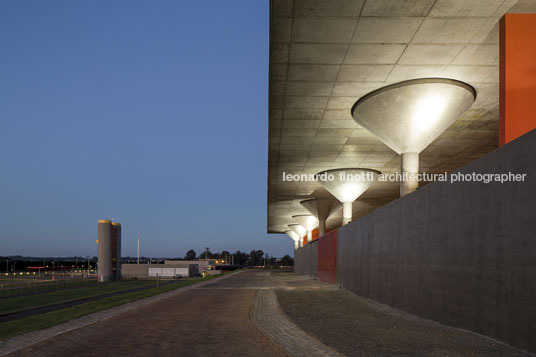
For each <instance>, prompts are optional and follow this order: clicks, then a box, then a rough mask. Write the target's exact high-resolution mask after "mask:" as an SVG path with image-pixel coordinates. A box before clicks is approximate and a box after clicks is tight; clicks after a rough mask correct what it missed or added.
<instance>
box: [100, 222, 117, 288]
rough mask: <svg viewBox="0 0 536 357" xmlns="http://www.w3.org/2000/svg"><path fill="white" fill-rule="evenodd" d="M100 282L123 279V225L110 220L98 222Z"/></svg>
mask: <svg viewBox="0 0 536 357" xmlns="http://www.w3.org/2000/svg"><path fill="white" fill-rule="evenodd" d="M97 242H98V244H99V262H98V279H99V281H100V282H104V281H109V280H119V279H120V278H121V223H118V222H112V221H108V220H100V221H99V222H98V240H97Z"/></svg>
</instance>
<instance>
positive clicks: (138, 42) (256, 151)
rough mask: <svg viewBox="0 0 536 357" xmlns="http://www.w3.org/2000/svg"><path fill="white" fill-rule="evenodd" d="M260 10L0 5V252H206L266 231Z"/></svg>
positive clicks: (245, 3) (268, 239) (265, 12)
mask: <svg viewBox="0 0 536 357" xmlns="http://www.w3.org/2000/svg"><path fill="white" fill-rule="evenodd" d="M268 19H269V4H268V1H251V0H241V1H238V0H232V1H220V0H214V1H198V0H197V1H193V0H191V1H177V0H173V1H165V0H159V1H148V0H146V1H126V0H123V1H71V0H68V1H67V0H66V1H59V0H53V1H2V2H0V46H1V47H0V162H1V167H2V169H1V176H0V183H1V185H0V255H14V254H22V255H46V256H62V255H74V254H76V255H83V256H85V255H86V254H91V255H96V250H97V246H96V243H95V239H96V232H97V220H98V219H102V218H105V217H106V215H110V216H112V217H114V218H115V220H117V221H119V222H121V223H122V225H123V251H122V253H123V255H135V254H136V236H137V234H138V232H139V233H141V235H142V254H143V255H147V256H170V257H173V256H183V255H184V254H185V252H186V250H188V249H190V248H193V249H195V250H196V251H197V252H198V253H200V252H201V250H202V249H203V248H204V247H206V246H208V247H210V248H211V250H213V251H219V250H222V249H227V250H232V251H234V250H242V251H250V250H251V249H263V250H264V251H265V252H267V253H270V254H271V255H273V256H282V255H284V254H292V243H291V241H290V239H288V238H286V237H284V236H283V235H268V234H266V177H267V147H268V145H267V137H268V135H267V128H268V119H267V113H268V110H267V91H268V30H269V24H268Z"/></svg>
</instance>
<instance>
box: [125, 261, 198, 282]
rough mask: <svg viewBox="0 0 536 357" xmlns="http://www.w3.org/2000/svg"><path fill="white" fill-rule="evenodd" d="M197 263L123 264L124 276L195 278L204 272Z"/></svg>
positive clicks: (138, 277) (140, 277)
mask: <svg viewBox="0 0 536 357" xmlns="http://www.w3.org/2000/svg"><path fill="white" fill-rule="evenodd" d="M197 263H198V262H197V261H185V263H184V264H167V263H166V264H123V266H122V274H123V277H125V278H137V279H156V278H164V279H165V278H194V277H196V276H198V275H200V274H202V272H201V271H200V270H199V265H198V264H197Z"/></svg>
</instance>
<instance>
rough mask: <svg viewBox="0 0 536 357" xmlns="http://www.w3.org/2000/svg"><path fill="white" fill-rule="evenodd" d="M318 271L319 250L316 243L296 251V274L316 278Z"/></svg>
mask: <svg viewBox="0 0 536 357" xmlns="http://www.w3.org/2000/svg"><path fill="white" fill-rule="evenodd" d="M317 271H318V249H317V244H316V241H313V242H312V243H310V244H306V245H304V246H303V247H302V248H298V249H297V250H295V251H294V272H296V273H298V274H301V275H307V276H310V277H313V278H316V277H317V276H318V273H317Z"/></svg>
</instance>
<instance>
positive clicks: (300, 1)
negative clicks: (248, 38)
mask: <svg viewBox="0 0 536 357" xmlns="http://www.w3.org/2000/svg"><path fill="white" fill-rule="evenodd" d="M506 12H536V0H520V1H516V0H329V1H327V0H294V1H293V0H272V2H271V21H270V23H271V24H270V97H269V123H270V124H269V157H268V222H267V230H268V232H269V233H276V232H284V231H285V230H286V229H288V228H287V225H288V224H292V223H295V222H294V221H293V220H292V218H291V216H292V215H297V214H306V213H307V211H306V210H305V209H304V208H303V207H301V206H300V204H299V201H300V200H303V199H306V198H313V197H330V195H329V194H328V193H327V192H326V191H325V190H323V189H321V188H320V186H319V185H318V184H317V183H315V182H283V179H282V175H283V172H286V173H291V174H296V173H297V174H301V173H310V174H314V173H317V172H319V171H322V170H326V169H332V168H345V167H363V168H371V169H376V170H379V171H381V172H382V173H393V172H396V171H398V170H399V165H400V158H399V156H398V155H397V154H396V153H395V152H393V151H392V150H391V149H390V148H389V147H387V146H386V145H385V144H383V143H382V142H381V141H380V140H378V139H377V138H376V137H375V136H374V135H372V134H370V133H368V132H367V131H366V130H364V129H362V128H360V127H359V126H358V125H357V124H356V123H355V121H354V120H353V118H352V116H351V113H350V109H351V107H352V105H353V104H354V103H355V102H356V101H357V100H358V99H359V98H360V97H361V96H363V95H365V94H367V93H368V92H370V91H372V90H375V89H377V88H380V87H383V86H385V85H387V84H391V83H396V82H400V81H403V80H408V79H414V78H420V77H445V78H454V79H459V80H461V81H464V82H467V83H469V84H471V85H472V86H473V87H475V88H476V90H477V100H476V102H475V103H474V104H473V106H472V107H471V108H470V109H469V110H468V111H467V112H466V113H465V114H463V115H462V116H461V117H460V118H459V119H458V120H457V121H456V122H455V123H454V124H453V125H452V126H451V127H450V128H449V129H447V130H446V131H445V132H444V133H443V134H442V135H441V136H440V137H439V138H438V139H437V140H436V141H435V142H433V143H432V144H431V145H430V146H429V147H428V148H427V149H425V150H424V151H423V152H422V153H421V162H420V166H421V167H420V171H421V172H424V171H425V172H428V173H439V172H445V171H452V170H454V169H456V168H459V167H460V166H463V165H464V164H466V163H468V162H470V161H473V160H474V159H476V158H478V157H480V156H482V155H484V154H486V153H488V152H489V151H491V150H493V149H495V148H496V147H497V144H498V125H499V124H498V123H499V85H498V83H499V67H498V62H499V30H498V21H499V19H500V18H501V16H502V15H503V14H504V13H506ZM398 190H399V188H398V184H397V183H379V184H377V185H375V186H374V187H373V188H371V189H370V190H369V191H367V192H366V193H365V194H364V195H363V196H362V197H361V198H360V199H358V201H356V203H354V212H353V216H354V218H355V217H359V216H362V215H364V214H366V213H368V212H370V211H372V210H374V209H376V208H378V207H379V206H382V205H384V204H386V203H388V202H390V201H392V200H393V199H396V198H397V197H398V192H399V191H398ZM341 217H342V214H341V212H340V211H339V212H338V213H337V214H335V215H334V216H333V217H332V218H331V219H330V220H329V221H328V228H334V227H336V226H338V225H339V222H340V221H341V219H342V218H341Z"/></svg>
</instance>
